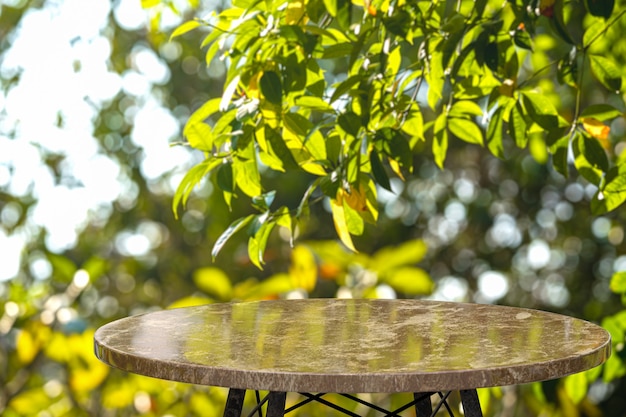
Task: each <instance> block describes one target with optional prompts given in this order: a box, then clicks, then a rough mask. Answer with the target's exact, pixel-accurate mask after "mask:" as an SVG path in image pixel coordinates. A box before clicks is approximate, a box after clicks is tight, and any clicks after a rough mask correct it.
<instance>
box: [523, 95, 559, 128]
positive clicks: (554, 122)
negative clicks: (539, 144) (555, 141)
mask: <svg viewBox="0 0 626 417" xmlns="http://www.w3.org/2000/svg"><path fill="white" fill-rule="evenodd" d="M522 96H523V98H524V105H525V108H526V110H527V111H528V115H529V116H530V120H531V121H533V122H535V123H537V124H538V125H539V126H541V127H542V128H544V129H546V130H551V129H554V128H557V127H558V126H559V118H558V112H557V110H556V108H555V107H554V104H552V102H551V101H550V100H548V99H547V98H546V97H545V96H543V95H541V94H539V93H535V92H532V91H524V92H522Z"/></svg>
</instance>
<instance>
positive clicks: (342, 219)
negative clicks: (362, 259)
mask: <svg viewBox="0 0 626 417" xmlns="http://www.w3.org/2000/svg"><path fill="white" fill-rule="evenodd" d="M344 193H345V192H344V191H343V190H342V189H341V188H340V189H339V190H338V191H337V198H333V199H331V200H330V208H331V210H332V213H333V223H334V224H335V230H336V231H337V235H338V236H339V239H341V241H342V242H343V244H344V245H346V247H348V249H350V250H351V251H353V252H358V251H357V250H356V248H355V247H354V243H352V237H351V236H350V232H349V231H348V224H347V223H346V214H345V212H344V208H343V195H344Z"/></svg>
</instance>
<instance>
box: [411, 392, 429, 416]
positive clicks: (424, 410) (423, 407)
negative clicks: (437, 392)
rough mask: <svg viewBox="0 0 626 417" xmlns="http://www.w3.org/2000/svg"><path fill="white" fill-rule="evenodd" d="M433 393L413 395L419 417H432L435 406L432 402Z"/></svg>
mask: <svg viewBox="0 0 626 417" xmlns="http://www.w3.org/2000/svg"><path fill="white" fill-rule="evenodd" d="M432 394H433V393H432V392H419V393H415V394H413V398H414V399H415V401H416V403H415V413H416V415H417V417H430V415H431V414H432V413H433V405H432V403H431V402H430V396H431V395H432Z"/></svg>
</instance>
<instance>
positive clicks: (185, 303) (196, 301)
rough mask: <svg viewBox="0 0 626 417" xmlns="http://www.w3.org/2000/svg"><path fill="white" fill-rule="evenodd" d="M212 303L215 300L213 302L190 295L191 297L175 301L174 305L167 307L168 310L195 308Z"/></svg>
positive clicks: (206, 298)
mask: <svg viewBox="0 0 626 417" xmlns="http://www.w3.org/2000/svg"><path fill="white" fill-rule="evenodd" d="M212 302H213V300H211V299H210V298H208V297H200V296H196V295H190V296H189V297H184V298H181V299H179V300H176V301H174V302H173V303H172V304H170V305H169V306H167V308H182V307H195V306H201V305H205V304H211V303H212Z"/></svg>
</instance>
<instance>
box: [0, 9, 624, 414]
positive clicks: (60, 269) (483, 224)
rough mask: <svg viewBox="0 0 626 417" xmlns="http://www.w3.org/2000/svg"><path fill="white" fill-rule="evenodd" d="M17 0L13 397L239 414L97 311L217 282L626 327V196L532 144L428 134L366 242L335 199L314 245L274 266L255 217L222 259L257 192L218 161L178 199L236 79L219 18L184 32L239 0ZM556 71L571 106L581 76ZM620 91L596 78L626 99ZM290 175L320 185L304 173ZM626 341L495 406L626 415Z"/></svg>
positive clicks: (7, 277) (2, 307)
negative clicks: (494, 144) (182, 30)
mask: <svg viewBox="0 0 626 417" xmlns="http://www.w3.org/2000/svg"><path fill="white" fill-rule="evenodd" d="M0 5H1V8H0V414H2V415H3V416H42V417H47V416H87V415H89V416H131V415H146V416H152V415H154V416H162V415H172V416H183V415H186V416H195V415H205V416H206V415H209V416H210V415H221V413H222V409H223V404H224V401H225V395H226V393H225V391H224V390H223V389H219V388H209V387H195V386H189V385H185V384H176V383H171V382H166V381H158V380H154V379H150V378H144V377H139V376H133V375H128V374H124V373H121V372H117V371H115V370H112V369H109V368H108V367H107V366H105V365H103V364H101V363H99V362H98V361H97V359H95V357H94V356H93V353H92V338H93V332H94V331H95V329H96V328H97V327H98V326H100V325H102V324H104V323H106V322H109V321H112V320H114V319H117V318H120V317H124V316H127V315H131V314H138V313H142V312H146V311H150V310H155V309H162V308H168V307H180V306H186V305H194V304H202V303H209V302H216V301H231V300H257V299H269V298H278V297H283V298H286V297H290V298H301V297H378V298H407V297H422V298H431V299H438V300H450V301H466V302H479V303H499V304H507V305H514V306H523V307H530V308H539V309H543V310H549V311H556V312H560V313H564V314H568V315H572V316H575V317H580V318H585V319H587V320H591V321H594V322H596V323H603V324H604V325H605V327H607V328H611V330H612V332H617V333H613V334H614V335H615V334H618V335H619V334H620V333H619V332H620V331H621V332H622V333H621V336H622V340H623V334H624V331H625V329H626V316H625V312H624V311H623V310H624V305H623V304H622V303H621V300H620V296H619V295H617V294H613V293H612V292H611V291H610V288H609V282H610V279H611V276H612V275H613V274H614V273H615V272H616V271H623V270H626V243H625V242H624V233H625V231H624V227H625V225H626V223H625V216H626V212H625V211H624V210H617V211H616V212H615V213H612V214H610V215H607V216H602V217H592V215H591V214H590V210H589V201H590V199H591V197H592V196H593V194H594V193H595V191H596V190H595V188H594V187H592V186H590V185H588V184H586V183H585V182H584V181H583V180H581V179H578V178H575V177H574V178H570V179H565V178H563V177H562V176H560V175H559V174H557V173H555V172H553V171H552V170H551V169H550V168H549V167H548V166H546V165H544V164H543V162H545V159H543V157H542V156H541V155H540V154H538V153H537V152H535V153H533V155H532V156H531V155H529V153H528V152H522V151H516V150H511V158H510V159H508V160H506V161H503V160H498V159H496V158H494V157H492V156H491V155H490V154H489V152H488V151H486V150H485V149H481V148H479V147H468V146H462V145H461V144H460V143H456V146H457V148H453V149H451V151H450V153H449V156H448V160H447V162H446V164H447V169H446V170H444V171H442V170H439V169H438V168H437V167H436V166H435V165H434V163H433V162H432V157H431V156H429V155H427V154H426V155H423V156H421V155H419V154H418V155H416V156H415V158H416V160H417V163H416V165H415V166H417V167H418V169H417V172H416V173H415V175H414V177H413V178H410V179H408V181H407V182H405V183H403V182H400V181H397V182H394V183H393V184H392V185H393V188H394V190H395V193H389V192H385V191H384V190H380V194H379V199H380V204H381V207H382V208H381V214H383V213H384V214H383V215H382V216H381V219H380V220H379V224H378V226H377V227H375V228H374V227H370V228H368V229H366V232H365V234H364V235H363V236H361V237H358V238H355V244H356V246H357V247H358V248H359V250H360V253H359V254H352V253H349V252H347V251H345V250H344V249H343V248H342V247H341V245H340V244H339V243H338V242H337V241H336V239H335V232H334V228H333V225H332V218H331V216H330V214H329V213H328V210H327V207H326V206H325V205H324V204H319V205H317V206H314V207H312V209H311V218H310V220H311V221H310V222H309V224H308V225H307V226H306V227H301V228H300V229H299V230H298V239H297V241H296V242H295V246H292V245H291V244H290V242H289V238H288V237H287V236H284V235H283V234H281V233H280V232H276V233H275V234H274V235H272V237H271V243H270V244H269V245H268V247H269V249H268V252H267V253H266V256H265V260H266V261H267V265H266V268H265V269H264V270H263V271H260V270H258V269H256V268H255V267H254V266H253V265H252V264H251V263H250V262H249V260H248V258H247V249H246V243H247V242H246V241H244V240H237V239H238V238H237V237H234V238H233V239H231V241H229V242H228V244H227V246H226V247H225V248H224V249H223V250H222V252H221V254H220V256H219V257H218V258H217V259H216V260H215V262H213V261H212V260H211V247H212V245H213V244H214V242H215V241H216V239H217V237H218V236H219V235H220V234H221V233H222V231H223V230H224V229H225V228H226V227H227V226H228V225H229V224H230V223H231V221H232V220H233V219H235V218H237V217H240V216H242V215H244V214H245V213H246V210H248V204H247V202H237V201H235V202H234V203H233V210H232V212H230V211H229V210H228V208H227V206H226V204H225V203H224V201H223V197H222V194H221V193H220V192H215V191H214V190H215V189H216V186H215V185H214V184H212V183H211V182H210V181H206V182H205V183H203V184H202V186H201V187H199V188H198V189H196V190H195V191H194V193H193V194H192V195H191V197H190V199H189V202H188V205H187V208H186V209H184V210H182V209H181V210H180V211H179V214H180V217H179V218H178V219H177V218H175V216H174V214H173V211H172V196H173V194H174V191H175V189H176V187H177V185H178V183H179V182H180V180H181V178H182V176H183V175H184V173H185V172H186V170H187V169H189V167H191V166H192V165H193V164H195V163H197V162H198V161H200V160H202V155H201V154H196V153H194V152H192V151H190V150H189V149H188V148H187V147H185V146H180V145H179V146H176V144H177V143H178V142H181V140H182V138H181V131H182V126H183V125H184V123H185V121H186V120H187V117H188V116H189V115H190V113H191V112H192V111H193V110H194V109H195V108H197V107H198V106H199V105H201V104H202V103H204V102H205V101H206V100H207V99H208V98H211V97H219V96H221V94H222V89H223V85H222V79H223V74H224V67H223V64H221V63H220V62H219V60H217V61H215V62H213V64H212V65H211V67H210V70H209V69H207V66H206V64H205V62H204V56H203V51H202V50H201V49H200V47H199V45H200V43H201V41H202V32H201V31H197V32H191V33H189V34H186V35H185V36H182V37H178V38H176V40H175V41H171V42H170V41H168V38H169V34H170V33H171V31H173V30H174V28H176V27H177V26H178V25H179V24H181V23H182V22H183V21H186V20H188V19H190V18H192V17H193V16H202V15H203V14H206V13H209V12H210V11H212V10H221V9H222V8H223V7H224V5H223V4H222V2H221V1H219V0H216V1H205V0H202V1H201V0H195V1H192V0H168V1H159V0H156V1H150V0H143V1H140V0H115V1H110V0H88V1H85V0H0ZM616 42H618V41H617V40H616ZM624 42H625V41H624V40H623V39H622V44H624ZM616 47H619V46H616ZM548 88H549V89H551V90H550V91H551V93H552V94H560V95H561V101H562V103H563V107H564V108H567V107H571V106H570V104H571V103H568V100H572V99H573V97H572V98H568V96H567V94H563V92H562V91H559V89H558V87H557V86H556V85H554V86H552V87H548ZM602 94H604V93H603V92H601V91H594V92H590V93H589V94H588V95H587V96H591V97H593V99H594V101H596V102H597V101H602V100H604V99H605V100H607V101H610V100H611V98H610V97H608V96H607V97H605V98H604V97H601V95H602ZM616 105H617V106H619V104H616ZM620 109H621V110H624V109H623V108H621V107H620ZM611 127H612V129H611V135H613V136H614V137H623V136H624V135H625V134H626V124H624V119H623V118H619V119H617V120H616V121H615V122H614V123H613V125H612V126H611ZM451 146H452V144H451ZM545 157H547V156H545ZM280 186H281V187H283V188H282V189H283V190H288V189H289V187H292V188H293V189H294V196H299V195H300V194H301V193H302V187H303V186H302V184H301V183H299V182H298V178H297V177H294V179H293V182H291V183H290V182H288V181H287V182H286V181H284V180H283V181H282V182H281V184H280ZM296 190H297V191H296ZM284 194H288V193H284ZM294 198H297V197H294ZM282 203H283V204H291V205H292V206H293V205H296V204H297V203H298V202H297V201H294V202H282ZM620 329H621V330H620ZM619 341H620V340H619V338H618V340H617V342H619ZM623 348H624V346H623V341H622V342H621V346H619V345H617V349H616V352H615V354H614V355H613V358H612V359H611V361H610V362H609V364H607V365H605V366H604V367H602V368H598V369H596V370H595V371H593V372H590V373H585V374H582V376H579V377H576V379H569V380H566V381H553V382H548V383H542V384H532V385H529V386H522V387H514V388H513V387H511V388H504V389H494V390H484V391H483V392H481V399H482V402H483V405H484V408H485V414H487V415H503V416H504V415H507V416H525V415H546V416H552V415H554V416H556V415H559V416H579V415H586V416H600V415H606V416H625V415H626V399H625V398H624V395H623V393H624V392H626V383H625V382H624V378H623V375H625V374H626V365H624V356H626V355H625V354H624V349H623ZM389 401H392V400H389ZM302 413H304V414H306V413H309V414H311V415H322V414H323V415H326V414H324V413H327V411H323V410H322V409H318V408H315V407H311V408H305V409H303V410H302Z"/></svg>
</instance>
